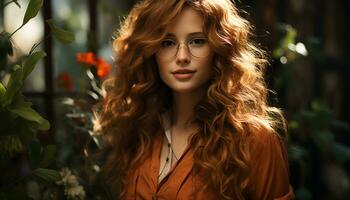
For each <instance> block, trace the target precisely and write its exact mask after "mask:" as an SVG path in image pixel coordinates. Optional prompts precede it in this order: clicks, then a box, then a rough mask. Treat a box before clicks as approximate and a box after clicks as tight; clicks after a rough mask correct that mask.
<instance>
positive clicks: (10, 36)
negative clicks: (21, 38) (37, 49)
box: [9, 24, 24, 39]
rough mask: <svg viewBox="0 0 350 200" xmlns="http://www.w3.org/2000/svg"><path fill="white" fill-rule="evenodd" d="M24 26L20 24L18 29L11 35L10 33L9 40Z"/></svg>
mask: <svg viewBox="0 0 350 200" xmlns="http://www.w3.org/2000/svg"><path fill="white" fill-rule="evenodd" d="M23 26H24V24H22V25H21V26H20V27H19V28H18V29H16V30H15V31H14V32H13V33H11V35H10V36H9V39H10V38H11V37H12V36H13V35H14V34H15V33H16V32H17V31H19V29H21V28H22V27H23Z"/></svg>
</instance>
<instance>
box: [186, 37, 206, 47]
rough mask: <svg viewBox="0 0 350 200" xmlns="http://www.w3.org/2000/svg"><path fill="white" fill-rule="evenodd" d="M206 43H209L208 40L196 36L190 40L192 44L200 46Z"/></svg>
mask: <svg viewBox="0 0 350 200" xmlns="http://www.w3.org/2000/svg"><path fill="white" fill-rule="evenodd" d="M206 43H207V40H206V39H205V38H195V39H193V40H191V41H190V45H196V46H200V45H203V44H206Z"/></svg>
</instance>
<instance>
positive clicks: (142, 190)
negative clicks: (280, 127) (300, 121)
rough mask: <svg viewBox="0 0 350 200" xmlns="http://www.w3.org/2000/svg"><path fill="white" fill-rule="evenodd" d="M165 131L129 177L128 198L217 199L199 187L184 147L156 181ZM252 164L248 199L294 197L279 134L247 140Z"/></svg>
mask: <svg viewBox="0 0 350 200" xmlns="http://www.w3.org/2000/svg"><path fill="white" fill-rule="evenodd" d="M163 137H165V135H164V134H161V136H160V137H158V138H157V139H156V140H155V141H154V144H153V147H152V154H151V156H150V157H149V158H148V159H146V160H145V161H144V162H143V163H142V164H141V165H140V166H139V167H138V168H137V169H136V170H135V171H134V173H132V176H131V177H130V178H131V179H130V182H129V184H128V187H127V194H126V199H127V200H141V199H144V200H150V199H164V200H165V199H166V200H178V199H179V200H187V199H200V200H202V199H205V200H211V199H213V200H214V199H215V200H216V199H218V197H216V196H215V193H214V192H213V191H210V189H207V190H202V191H197V192H196V193H195V194H194V192H193V191H194V187H195V188H201V187H200V185H201V184H200V182H201V181H203V180H201V179H200V178H199V177H196V178H194V176H193V174H192V173H191V172H192V166H193V157H192V156H193V152H192V150H191V149H190V148H187V149H186V150H185V152H184V153H183V155H182V156H181V158H180V159H179V161H178V162H177V164H175V165H174V166H173V167H172V169H171V170H170V172H169V173H168V174H167V175H166V176H165V177H164V178H163V179H162V181H160V183H158V174H159V163H160V153H161V148H162V142H163V139H164V138H163ZM249 144H250V148H251V159H252V161H253V162H252V164H251V166H250V183H249V185H248V195H249V197H247V199H252V200H290V199H293V198H294V193H293V189H292V187H291V186H290V185H289V169H288V159H287V153H286V149H285V147H284V145H283V142H282V140H281V139H280V137H279V136H277V135H276V134H272V133H266V132H264V133H260V134H257V135H256V136H254V137H252V138H251V139H250V140H249Z"/></svg>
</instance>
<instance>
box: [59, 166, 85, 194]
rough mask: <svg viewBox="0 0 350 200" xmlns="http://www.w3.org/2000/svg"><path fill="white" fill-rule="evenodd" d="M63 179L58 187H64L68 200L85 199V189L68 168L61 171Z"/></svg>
mask: <svg viewBox="0 0 350 200" xmlns="http://www.w3.org/2000/svg"><path fill="white" fill-rule="evenodd" d="M60 175H61V177H62V179H61V180H60V181H57V182H56V183H57V184H58V185H63V186H64V194H65V195H66V197H67V198H68V199H85V191H84V188H83V187H82V186H81V185H80V184H79V182H78V179H77V177H76V176H75V175H73V174H72V172H71V170H70V169H68V168H63V169H62V170H61V171H60Z"/></svg>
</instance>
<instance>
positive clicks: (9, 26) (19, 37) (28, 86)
mask: <svg viewBox="0 0 350 200" xmlns="http://www.w3.org/2000/svg"><path fill="white" fill-rule="evenodd" d="M28 2H29V1H25V0H19V1H18V3H19V4H20V5H21V8H19V7H18V6H17V5H16V4H14V3H11V4H9V5H8V6H6V7H5V10H4V19H5V20H4V28H5V30H6V31H7V32H9V33H12V32H14V31H15V30H16V29H17V28H18V27H20V26H21V25H22V22H23V17H24V13H25V11H26V8H27V6H28ZM43 34H44V25H43V17H42V14H41V12H39V13H38V15H37V16H36V17H34V18H33V19H31V20H30V21H29V22H28V23H27V24H26V25H25V26H24V27H22V28H21V29H20V30H19V31H18V32H17V33H15V34H14V35H13V36H12V42H13V46H14V56H12V57H11V58H10V63H16V62H18V61H19V60H20V59H21V57H23V56H26V55H27V54H28V53H29V51H30V49H31V48H32V46H33V45H34V44H36V43H39V42H40V41H41V40H42V39H43ZM36 50H37V51H39V50H41V49H40V48H37V49H36ZM44 89H45V81H44V72H43V64H42V61H41V63H39V64H38V65H37V66H36V68H35V69H34V71H33V72H32V73H31V74H30V76H29V77H28V79H27V80H26V82H25V84H24V87H23V90H24V91H31V92H33V91H34V92H42V91H44Z"/></svg>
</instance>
